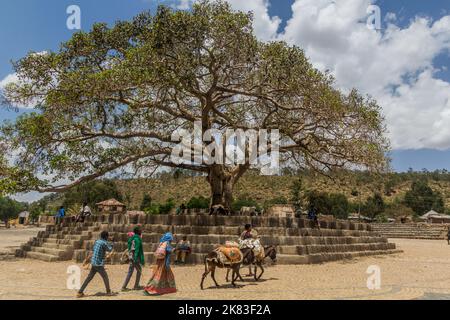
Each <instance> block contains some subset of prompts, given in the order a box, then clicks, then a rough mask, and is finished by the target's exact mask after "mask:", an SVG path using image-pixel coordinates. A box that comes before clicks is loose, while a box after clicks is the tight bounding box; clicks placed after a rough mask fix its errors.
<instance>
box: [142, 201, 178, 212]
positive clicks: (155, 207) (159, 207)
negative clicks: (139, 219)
mask: <svg viewBox="0 0 450 320" xmlns="http://www.w3.org/2000/svg"><path fill="white" fill-rule="evenodd" d="M173 208H175V201H174V200H173V199H168V200H167V201H166V202H165V203H163V204H158V203H152V204H151V205H150V206H149V207H148V208H147V209H145V210H144V211H145V213H146V214H169V213H170V211H171V210H172V209H173Z"/></svg>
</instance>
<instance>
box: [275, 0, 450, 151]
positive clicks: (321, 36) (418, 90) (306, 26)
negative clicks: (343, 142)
mask: <svg viewBox="0 0 450 320" xmlns="http://www.w3.org/2000/svg"><path fill="white" fill-rule="evenodd" d="M371 3H372V1H370V0H340V1H336V2H331V1H329V0H296V2H295V3H294V4H293V6H292V11H293V16H292V18H291V19H290V20H289V21H288V23H287V26H286V29H285V31H284V33H283V34H281V35H280V36H279V38H280V39H283V40H286V41H288V42H289V43H291V44H297V45H299V46H301V47H302V48H304V49H305V52H306V54H307V55H308V57H309V58H310V59H311V61H312V63H313V64H314V65H315V66H316V67H317V68H319V69H321V70H326V69H328V70H330V71H331V72H332V74H333V75H334V76H335V77H336V80H337V85H338V86H339V87H340V88H342V89H347V90H348V89H350V88H352V87H356V88H358V89H360V90H361V91H362V92H363V93H368V94H370V95H372V96H373V97H374V98H376V99H377V100H378V102H379V104H380V105H381V106H382V107H383V110H384V113H385V115H386V119H387V126H388V130H389V132H390V133H389V137H390V139H391V142H392V146H393V147H394V148H397V149H401V148H405V149H406V148H412V149H416V148H425V147H426V148H439V149H444V148H450V126H448V125H447V126H446V125H445V124H446V123H447V124H448V123H450V122H449V120H450V102H449V99H450V90H449V89H450V83H448V82H445V81H442V80H439V79H437V78H435V77H434V74H435V68H434V66H433V60H434V59H435V58H436V57H437V56H439V55H440V54H443V53H445V52H446V51H447V50H449V49H450V16H445V17H442V18H441V19H439V20H437V21H434V22H433V21H432V20H431V19H430V18H424V17H416V18H414V19H412V20H411V21H410V23H409V25H408V26H407V27H404V28H401V27H399V26H397V25H395V21H396V20H395V17H394V15H393V14H388V15H386V18H385V22H386V26H385V29H384V30H383V32H377V31H374V30H370V29H369V28H367V26H366V20H367V13H366V10H367V7H368V6H369V5H370V4H371Z"/></svg>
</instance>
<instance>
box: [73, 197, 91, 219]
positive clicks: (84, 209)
mask: <svg viewBox="0 0 450 320" xmlns="http://www.w3.org/2000/svg"><path fill="white" fill-rule="evenodd" d="M91 215H92V210H91V208H89V206H88V204H87V202H84V203H83V206H82V207H81V210H80V214H79V215H78V217H77V220H76V222H84V219H85V218H86V217H90V216H91Z"/></svg>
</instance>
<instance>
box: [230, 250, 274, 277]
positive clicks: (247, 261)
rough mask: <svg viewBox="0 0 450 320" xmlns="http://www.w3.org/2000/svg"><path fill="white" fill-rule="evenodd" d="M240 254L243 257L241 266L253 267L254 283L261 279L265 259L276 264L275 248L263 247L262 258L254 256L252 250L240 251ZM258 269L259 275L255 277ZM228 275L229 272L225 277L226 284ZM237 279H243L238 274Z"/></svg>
mask: <svg viewBox="0 0 450 320" xmlns="http://www.w3.org/2000/svg"><path fill="white" fill-rule="evenodd" d="M241 252H242V255H243V259H242V264H243V265H244V266H252V265H254V266H255V269H254V273H253V276H254V278H255V281H258V280H259V279H261V277H262V275H263V273H264V267H263V263H264V260H265V259H266V258H267V257H269V258H270V259H271V260H272V262H273V263H276V262H277V249H276V248H275V246H268V247H264V257H262V256H257V255H255V252H254V251H253V249H250V248H244V249H241ZM258 267H259V268H260V269H261V273H260V274H259V276H257V271H258ZM229 273H230V270H227V277H226V281H227V282H228V275H229ZM238 277H239V279H240V280H241V281H244V279H243V278H242V277H241V274H240V273H238Z"/></svg>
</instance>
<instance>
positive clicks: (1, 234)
mask: <svg viewBox="0 0 450 320" xmlns="http://www.w3.org/2000/svg"><path fill="white" fill-rule="evenodd" d="M40 230H45V228H36V227H29V228H28V227H24V228H22V227H19V228H14V227H12V228H10V229H5V228H0V254H1V253H3V254H4V253H10V252H11V251H12V250H14V249H16V248H19V247H20V245H21V244H23V243H25V242H27V241H28V240H29V239H30V238H32V237H34V236H36V235H37V233H38V232H39V231H40Z"/></svg>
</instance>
